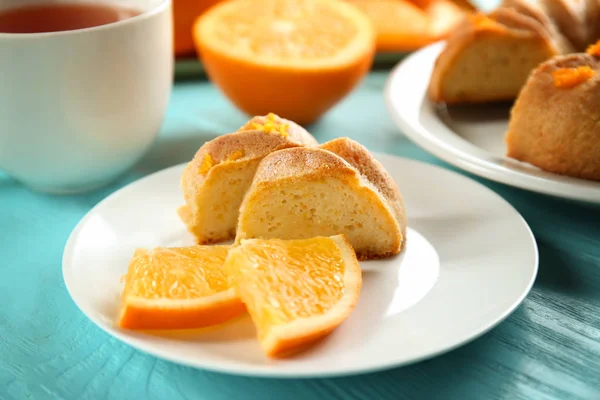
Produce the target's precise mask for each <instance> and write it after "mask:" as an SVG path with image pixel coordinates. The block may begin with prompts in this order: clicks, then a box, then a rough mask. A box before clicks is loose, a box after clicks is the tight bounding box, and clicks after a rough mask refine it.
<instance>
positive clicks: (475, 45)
mask: <svg viewBox="0 0 600 400" xmlns="http://www.w3.org/2000/svg"><path fill="white" fill-rule="evenodd" d="M560 45H561V44H560V42H559V41H557V40H555V39H553V38H552V37H551V36H550V34H549V33H548V31H547V30H546V29H544V27H543V26H542V24H541V23H540V22H538V21H537V20H535V19H533V18H529V17H526V16H524V15H522V14H520V13H518V12H517V11H516V10H514V9H511V8H500V9H497V10H496V11H494V12H493V13H491V14H490V15H489V16H486V15H483V14H475V15H472V16H470V17H469V18H468V20H467V21H466V22H465V23H464V24H462V25H460V26H459V27H458V28H457V30H456V31H455V32H454V33H453V34H452V35H451V36H450V37H449V38H448V41H447V44H446V47H445V48H444V50H443V51H442V53H441V54H440V55H439V57H438V58H437V60H436V63H435V66H434V69H433V72H432V75H431V79H430V83H429V89H428V91H429V97H430V98H431V99H432V100H433V101H434V102H444V103H447V104H455V103H478V102H488V101H502V100H512V99H514V98H515V96H516V95H517V94H518V92H519V90H520V89H521V87H522V86H523V84H524V82H525V80H526V79H527V76H528V75H529V73H530V72H531V70H532V69H533V68H535V67H536V66H537V65H538V64H539V63H540V62H542V61H544V60H547V59H548V58H550V57H552V56H554V55H556V54H559V47H560Z"/></svg>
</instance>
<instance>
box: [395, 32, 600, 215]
mask: <svg viewBox="0 0 600 400" xmlns="http://www.w3.org/2000/svg"><path fill="white" fill-rule="evenodd" d="M445 43H446V41H444V40H442V41H439V42H436V43H433V44H431V45H428V46H426V47H424V48H422V49H420V50H418V51H416V52H414V53H412V54H410V55H409V56H408V57H406V58H405V59H404V60H402V61H401V62H399V63H398V64H396V66H395V67H394V68H393V69H392V70H391V71H390V73H389V75H388V77H387V79H386V82H385V85H384V89H383V95H384V102H385V105H386V108H387V110H388V113H389V114H390V116H391V118H392V120H393V121H394V123H395V124H396V126H397V127H398V128H400V131H401V132H399V133H404V134H405V135H406V136H407V137H408V138H409V139H410V140H411V141H413V142H414V143H415V144H417V145H418V146H419V147H421V148H422V149H424V150H425V151H427V152H428V153H430V154H432V155H434V156H436V157H438V158H440V159H441V160H443V161H445V162H447V163H449V164H451V165H453V166H455V167H457V168H459V169H461V170H463V171H466V172H469V173H472V174H474V175H476V176H479V177H482V178H486V179H489V180H491V181H495V182H498V183H502V184H505V185H508V186H512V187H516V188H519V189H524V190H528V191H531V192H536V193H541V194H545V195H550V196H554V197H558V198H563V199H569V200H576V201H580V202H584V203H591V204H600V184H599V187H598V188H596V187H588V186H585V187H582V186H581V185H582V184H584V185H594V184H596V182H595V181H591V180H584V179H578V178H573V177H569V176H565V175H559V174H554V173H551V172H547V171H541V173H543V174H544V175H545V176H546V177H543V176H535V175H532V174H529V173H526V172H523V171H520V170H518V169H514V168H511V167H507V166H506V165H505V166H500V165H498V164H497V163H496V162H494V159H495V158H498V156H494V155H492V154H491V153H489V152H487V151H485V150H484V149H481V148H479V147H476V146H475V147H476V148H477V149H478V150H480V151H481V153H484V154H485V155H486V157H485V158H480V157H478V156H477V155H474V154H471V153H468V152H467V151H466V150H464V149H460V148H457V147H454V146H452V145H451V144H448V143H446V142H444V141H443V140H442V139H440V138H439V136H438V135H436V134H435V133H433V132H430V131H429V130H427V129H425V128H422V127H421V126H418V127H415V126H413V125H412V124H411V123H410V122H409V121H406V119H405V118H404V117H403V114H404V111H401V110H399V109H398V108H399V107H398V106H397V105H396V104H395V101H394V100H393V95H392V92H393V88H394V86H395V85H396V84H397V81H398V80H399V79H402V76H401V72H402V70H403V69H404V68H406V67H407V66H409V65H411V64H412V63H416V62H422V61H423V59H425V60H427V62H429V58H432V60H431V61H432V62H435V60H436V58H437V55H438V54H439V53H440V52H441V51H442V49H443V47H444V46H445ZM427 71H428V70H427ZM429 76H430V75H429V72H428V73H427V76H426V78H427V82H429ZM426 92H427V89H425V91H424V92H423V93H421V92H419V93H415V92H414V91H410V90H405V91H404V94H403V96H412V97H413V98H415V97H417V98H418V104H419V106H421V105H422V104H423V103H424V102H426V101H427V93H426ZM421 96H423V100H421ZM430 116H432V117H433V116H435V118H436V119H437V120H438V121H439V122H440V124H441V125H443V126H446V124H445V123H444V122H443V121H442V120H441V118H439V116H437V114H436V113H435V112H432V113H430ZM446 131H447V132H449V133H451V134H453V135H455V136H456V137H457V139H458V140H461V141H463V142H464V144H465V145H472V144H471V143H470V142H468V141H467V140H465V139H463V138H462V137H460V136H459V135H457V134H456V133H455V132H454V131H452V129H450V128H449V127H447V128H446ZM472 146H474V145H472ZM501 159H502V161H504V162H506V163H508V164H509V165H510V164H513V165H516V164H523V163H520V162H519V161H517V160H513V159H511V158H509V157H506V156H504V157H501ZM552 178H554V179H560V180H562V181H556V180H554V179H552Z"/></svg>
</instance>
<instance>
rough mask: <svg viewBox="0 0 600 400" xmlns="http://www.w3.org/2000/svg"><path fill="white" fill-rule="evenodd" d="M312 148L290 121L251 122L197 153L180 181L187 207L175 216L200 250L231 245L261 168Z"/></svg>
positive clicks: (266, 118)
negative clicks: (269, 158) (279, 154)
mask: <svg viewBox="0 0 600 400" xmlns="http://www.w3.org/2000/svg"><path fill="white" fill-rule="evenodd" d="M316 145H318V142H317V141H316V140H315V139H314V138H313V137H312V136H311V135H310V134H309V133H308V132H307V131H306V130H304V129H303V128H302V127H300V126H299V125H297V124H295V123H294V122H292V121H288V120H285V119H283V118H280V117H278V116H276V115H274V114H269V115H268V116H258V117H254V118H253V119H251V120H250V121H248V123H247V124H245V125H244V126H242V127H241V128H240V129H239V130H238V131H237V132H234V133H230V134H226V135H223V136H220V137H217V138H216V139H213V140H211V141H209V142H207V143H205V144H204V145H203V146H202V147H200V149H199V150H198V152H197V153H196V155H195V156H194V159H193V160H192V161H191V162H190V163H189V164H188V165H187V167H186V168H185V170H184V172H183V175H182V177H181V188H182V190H183V194H184V198H185V205H184V206H182V207H180V208H179V210H178V213H179V216H180V217H181V219H182V220H183V221H184V223H185V224H186V226H187V228H188V230H189V231H190V232H191V233H192V234H193V235H194V236H195V238H196V241H197V243H198V244H208V243H217V242H221V241H225V240H230V239H233V238H234V237H235V229H236V225H237V219H238V211H239V208H240V204H241V203H242V199H243V197H244V194H245V193H246V190H247V189H248V187H249V186H250V183H251V182H252V178H253V177H254V173H255V171H256V167H257V166H258V164H259V162H260V161H261V160H262V159H263V158H264V157H265V156H266V155H268V154H269V153H271V152H273V151H276V150H280V149H286V148H290V147H300V146H316Z"/></svg>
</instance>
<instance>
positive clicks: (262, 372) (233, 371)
mask: <svg viewBox="0 0 600 400" xmlns="http://www.w3.org/2000/svg"><path fill="white" fill-rule="evenodd" d="M373 155H374V156H375V157H376V158H377V159H378V160H381V158H390V159H392V160H397V159H400V160H401V161H404V162H409V163H415V164H420V165H424V166H426V167H430V168H433V169H436V170H440V171H442V172H443V173H449V174H452V175H455V176H456V177H457V178H458V179H461V180H466V181H470V183H472V184H475V185H478V186H481V188H482V189H484V190H485V191H487V192H488V193H489V194H490V195H491V196H495V197H497V198H498V199H499V200H500V201H502V202H504V203H505V205H506V206H508V207H509V208H510V209H512V210H513V211H514V213H515V214H516V216H517V217H518V220H519V221H520V223H521V224H522V225H523V227H524V228H525V232H526V233H527V237H528V239H529V240H530V244H531V246H532V247H531V251H532V252H533V264H534V265H533V268H532V271H531V276H530V278H529V281H528V283H527V285H526V287H525V288H524V289H523V291H522V293H521V294H520V295H519V297H518V298H515V300H514V301H513V302H512V303H511V305H510V306H509V307H507V308H506V310H504V312H503V313H502V314H499V315H497V316H496V317H495V318H493V322H491V323H487V324H484V326H482V327H481V328H480V329H479V330H475V331H473V332H471V333H470V334H468V335H466V336H465V337H464V338H463V339H461V340H459V341H457V342H456V343H453V344H452V345H450V346H447V347H445V348H441V349H439V350H437V351H432V352H429V353H426V354H423V355H421V356H419V357H414V358H412V359H410V360H404V361H400V362H387V363H381V364H380V365H377V366H373V367H367V368H353V369H346V370H343V371H341V370H336V371H330V372H319V373H312V372H297V371H296V372H291V371H290V372H288V371H286V370H280V371H278V372H274V371H273V370H266V369H250V368H248V367H246V366H240V367H237V366H236V367H232V365H231V364H230V365H227V366H225V367H223V366H221V364H211V363H210V362H205V363H194V362H188V361H186V360H181V359H180V358H177V357H172V356H170V355H169V354H168V352H166V351H163V350H158V351H157V350H156V349H152V345H151V344H147V343H145V342H144V341H143V340H139V337H138V335H140V333H138V332H134V333H133V335H132V334H125V333H123V332H120V331H118V330H112V331H109V330H108V329H107V328H105V327H104V326H103V324H100V323H98V321H97V320H96V318H95V317H92V316H91V315H90V313H88V312H86V311H85V307H83V306H82V305H81V303H80V302H78V301H77V297H76V296H74V295H73V291H72V288H73V287H74V286H71V285H70V283H69V282H70V278H69V277H70V273H71V272H70V270H71V269H70V268H69V265H70V263H69V261H70V258H71V257H72V254H73V251H72V250H73V249H74V248H75V245H76V239H77V236H78V233H79V232H80V231H81V229H83V227H84V225H85V223H86V222H87V220H88V219H89V218H91V216H92V214H93V211H94V210H95V209H97V208H99V207H101V206H102V205H103V204H104V203H105V202H110V201H111V199H112V198H113V197H116V196H119V195H120V194H121V193H122V192H123V191H124V190H126V189H127V190H131V188H132V187H133V186H134V185H138V184H141V183H142V182H143V181H146V180H149V179H152V178H155V177H156V175H159V174H167V173H168V172H169V171H171V170H177V169H182V168H183V167H184V166H185V165H186V164H187V163H185V162H184V163H180V164H176V165H173V166H170V167H166V168H164V169H161V170H158V171H155V172H153V173H151V174H148V175H146V176H144V177H141V178H139V179H137V180H135V181H133V182H130V183H129V184H126V185H125V186H123V187H121V188H119V189H117V190H115V191H114V192H113V193H111V194H109V195H108V196H106V197H105V198H104V199H102V200H101V201H99V202H98V203H97V204H96V205H94V206H93V207H92V208H91V209H90V210H88V212H87V213H86V214H85V215H84V216H83V217H82V218H81V219H80V221H79V222H78V223H77V224H76V225H75V227H74V228H73V230H72V232H71V234H70V235H69V237H68V239H67V241H66V243H65V247H64V250H63V256H62V275H63V282H64V284H65V287H66V289H67V292H68V294H69V296H70V297H71V300H72V301H73V302H74V304H75V306H76V307H77V308H78V310H79V311H80V312H81V313H82V314H83V316H84V317H85V318H86V319H87V320H88V321H89V322H90V323H92V324H93V325H95V326H96V327H97V328H99V329H100V330H101V331H103V332H104V333H105V334H107V335H109V336H111V337H114V338H115V339H117V340H119V341H120V342H122V343H123V344H125V345H127V346H129V347H131V348H133V349H135V350H137V351H141V352H142V353H145V354H148V355H150V356H152V357H156V358H159V359H163V360H166V361H169V362H172V363H174V364H177V365H181V366H186V367H191V368H195V369H199V370H202V371H210V372H216V373H222V374H227V375H232V376H240V377H252V378H266V379H319V378H337V377H348V376H357V375H365V374H371V373H376V372H380V371H386V370H390V369H394V368H398V367H403V366H408V365H412V364H416V363H418V362H421V361H424V360H428V359H432V358H435V357H437V356H439V355H442V354H445V353H447V352H450V351H452V350H455V349H457V348H459V347H461V346H463V345H465V344H467V343H470V342H472V341H474V340H475V339H477V338H479V337H481V336H483V335H484V334H485V333H487V332H489V331H490V330H492V329H494V328H495V327H496V326H498V325H499V324H500V323H502V322H503V321H504V320H506V318H508V317H509V316H510V315H511V314H512V313H513V312H514V311H515V310H516V309H517V308H518V307H519V306H520V305H521V304H522V302H523V300H524V299H525V298H526V297H527V296H528V295H529V293H530V292H531V289H532V287H533V285H534V283H535V281H536V278H537V274H538V271H539V249H538V244H537V241H536V238H535V235H534V234H533V232H532V230H531V227H530V226H529V224H528V223H527V221H526V220H525V218H524V217H523V216H522V215H521V214H520V213H519V211H518V210H517V209H516V208H514V207H513V205H512V204H510V203H509V202H508V201H507V200H505V199H504V198H503V197H502V196H500V195H499V194H498V193H496V192H495V191H494V190H492V189H490V188H489V187H487V186H485V185H483V184H482V183H480V182H477V181H476V180H474V179H472V178H470V177H467V176H465V175H462V174H460V173H457V172H455V171H452V170H449V169H447V168H443V167H441V166H438V165H435V164H431V163H427V162H422V161H419V160H415V159H411V158H406V157H401V156H396V155H393V154H389V153H382V152H373ZM141 334H142V335H143V333H141Z"/></svg>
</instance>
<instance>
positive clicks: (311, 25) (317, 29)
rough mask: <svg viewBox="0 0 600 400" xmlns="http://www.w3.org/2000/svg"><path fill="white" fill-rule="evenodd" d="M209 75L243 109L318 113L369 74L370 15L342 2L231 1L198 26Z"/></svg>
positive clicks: (299, 116)
mask: <svg viewBox="0 0 600 400" xmlns="http://www.w3.org/2000/svg"><path fill="white" fill-rule="evenodd" d="M193 36H194V41H195V43H196V48H197V50H198V53H199V54H200V57H201V61H202V63H203V65H204V67H205V69H206V72H207V75H208V77H209V78H210V79H211V80H212V81H213V82H214V83H215V84H216V85H217V86H218V87H219V88H220V89H221V90H222V91H223V92H224V93H225V95H226V96H227V97H228V98H229V99H230V100H231V101H232V102H233V103H234V104H235V105H236V106H237V107H238V108H240V109H241V110H243V111H244V112H246V113H248V114H250V115H265V114H267V113H269V112H273V113H275V114H278V115H280V116H281V117H283V118H287V119H290V120H293V121H295V122H297V123H299V124H301V125H302V124H308V123H311V122H313V121H315V120H316V119H318V118H319V117H320V116H321V115H322V114H323V113H325V112H326V111H327V110H329V109H330V108H331V107H333V106H334V105H335V104H336V103H337V102H338V101H340V100H341V99H342V98H343V97H344V96H346V95H347V94H348V93H349V92H350V91H351V90H352V89H353V88H354V86H356V84H357V83H358V82H359V81H360V80H361V78H362V77H363V76H364V75H365V74H366V73H367V72H368V70H369V68H370V66H371V64H372V61H373V57H374V53H375V31H374V29H373V26H372V24H371V22H370V21H369V19H368V18H367V17H366V16H365V15H364V14H363V13H362V12H361V11H360V10H358V9H356V8H355V7H353V6H352V5H350V4H348V3H346V2H343V1H340V0H231V1H226V2H222V3H220V4H218V5H216V6H214V7H213V8H211V9H210V10H209V11H207V12H206V13H205V14H203V15H202V16H201V17H200V18H198V20H197V21H196V23H195V24H194V32H193Z"/></svg>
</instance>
